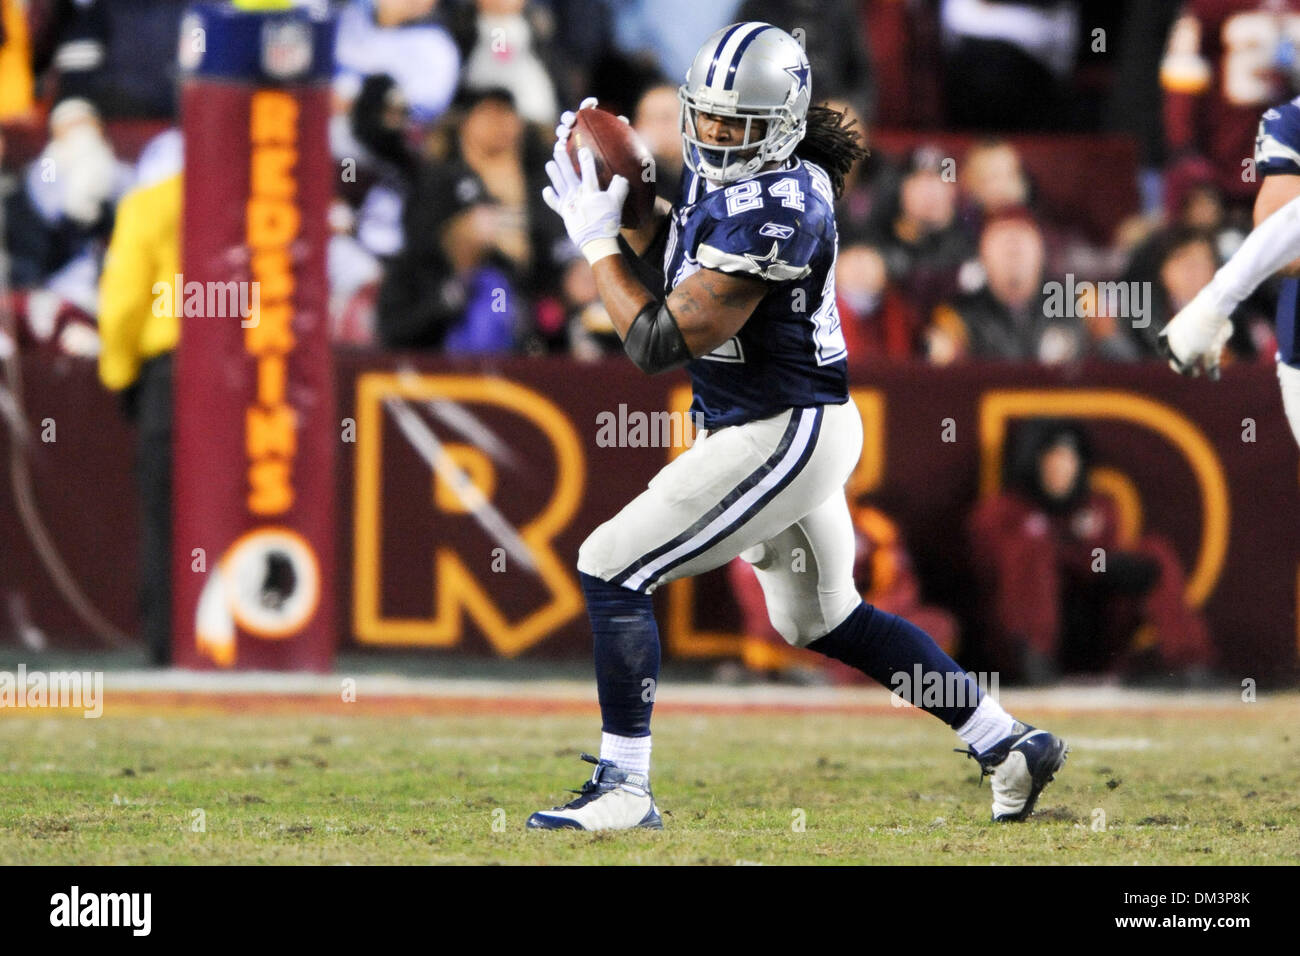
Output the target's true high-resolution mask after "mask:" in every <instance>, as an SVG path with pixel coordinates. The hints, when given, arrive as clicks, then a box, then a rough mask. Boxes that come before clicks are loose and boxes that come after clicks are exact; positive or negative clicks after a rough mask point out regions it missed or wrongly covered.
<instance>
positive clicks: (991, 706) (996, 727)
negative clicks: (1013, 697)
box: [957, 694, 1016, 754]
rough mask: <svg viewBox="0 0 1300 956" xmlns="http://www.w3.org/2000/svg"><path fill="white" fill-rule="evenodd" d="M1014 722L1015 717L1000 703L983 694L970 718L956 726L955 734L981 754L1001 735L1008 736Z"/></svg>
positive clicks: (1000, 737)
mask: <svg viewBox="0 0 1300 956" xmlns="http://www.w3.org/2000/svg"><path fill="white" fill-rule="evenodd" d="M1015 722H1016V721H1015V718H1014V717H1012V716H1011V715H1010V714H1008V713H1007V712H1006V711H1005V710H1003V709H1002V705H1001V704H999V703H998V702H997V701H996V700H994V699H993V698H992V697H990V696H989V695H988V694H985V695H984V696H983V697H982V698H980V702H979V706H977V707H976V708H975V713H973V714H971V715H970V720H968V721H966V723H964V724H962V725H961V726H960V727H959V728H957V736H958V737H960V738H961V739H962V742H963V743H965V744H968V745H969V746H971V747H973V748H975V752H976V753H977V754H982V753H984V751H986V750H988V749H989V748H990V747H992V746H993V745H994V744H995V743H997V742H998V741H999V740H1001V739H1002V738H1003V737H1009V736H1010V735H1011V727H1012V725H1013V724H1015Z"/></svg>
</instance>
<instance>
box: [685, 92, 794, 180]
mask: <svg viewBox="0 0 1300 956" xmlns="http://www.w3.org/2000/svg"><path fill="white" fill-rule="evenodd" d="M677 97H678V99H679V100H681V104H682V107H681V119H680V125H681V134H682V158H683V160H684V161H685V163H686V165H687V167H688V168H689V169H690V170H691V171H692V172H694V173H695V174H696V175H698V176H701V177H703V178H704V179H707V180H708V181H710V182H713V183H729V182H734V181H735V180H737V179H743V178H745V177H746V176H752V175H754V174H755V173H756V172H758V171H759V170H760V169H762V168H763V166H765V165H766V164H768V163H772V162H782V161H783V160H785V159H787V158H788V157H789V156H790V154H791V153H793V152H794V148H795V147H796V146H797V145H799V140H801V139H803V135H804V132H805V130H806V129H807V123H806V122H803V121H799V120H798V119H796V117H795V114H794V111H793V110H792V109H791V108H790V107H789V105H784V106H779V107H746V106H744V105H740V104H736V105H723V104H721V103H718V102H717V101H715V100H706V99H705V98H703V97H698V96H693V95H692V94H691V93H690V91H689V90H688V88H687V87H686V86H685V85H683V86H682V87H680V88H679V89H678V91H677ZM700 114H710V115H713V116H724V117H728V118H731V119H743V120H744V121H745V128H744V135H743V136H742V137H741V141H740V142H739V143H730V144H727V145H725V146H721V145H715V144H713V143H708V142H705V141H704V140H703V139H701V138H700V135H699V127H698V126H697V125H696V123H697V120H698V118H699V116H700ZM759 129H762V130H763V133H762V135H759V134H758V132H757V131H758V130H759ZM751 154H752V155H751Z"/></svg>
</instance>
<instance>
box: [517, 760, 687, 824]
mask: <svg viewBox="0 0 1300 956" xmlns="http://www.w3.org/2000/svg"><path fill="white" fill-rule="evenodd" d="M582 759H583V760H585V761H587V762H588V763H594V764H595V765H596V769H595V771H594V772H593V773H592V775H591V779H590V780H588V781H587V782H586V783H584V784H583V785H582V789H581V790H574V791H573V792H574V793H576V794H577V795H578V799H576V800H573V801H571V802H569V803H566V804H565V805H564V806H562V807H556V808H555V809H553V810H539V811H538V812H537V813H534V814H533V815H532V816H531V817H529V818H528V824H527V826H528V829H530V830H636V829H641V830H662V829H663V828H664V822H663V819H662V818H661V817H660V816H659V808H658V807H656V806H655V800H654V796H653V795H652V794H651V793H650V778H649V777H647V776H646V775H645V774H643V773H634V772H632V771H629V770H620V769H619V768H618V767H616V766H615V765H614V764H613V763H611V762H610V761H608V760H598V759H597V758H595V757H593V756H592V755H591V754H583V755H582Z"/></svg>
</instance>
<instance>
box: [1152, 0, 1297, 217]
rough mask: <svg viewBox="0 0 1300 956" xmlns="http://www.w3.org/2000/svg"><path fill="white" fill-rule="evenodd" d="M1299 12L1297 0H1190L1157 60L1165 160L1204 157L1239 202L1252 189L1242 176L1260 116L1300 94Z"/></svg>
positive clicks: (1249, 195) (1247, 177)
mask: <svg viewBox="0 0 1300 956" xmlns="http://www.w3.org/2000/svg"><path fill="white" fill-rule="evenodd" d="M1297 14H1300V0H1189V2H1187V3H1186V4H1184V6H1183V10H1182V13H1181V14H1180V15H1179V17H1178V19H1177V20H1175V21H1174V25H1173V28H1172V29H1171V30H1170V33H1169V43H1168V46H1167V48H1166V51H1165V57H1164V61H1163V62H1162V63H1161V65H1160V82H1161V85H1162V86H1163V87H1164V94H1165V95H1164V127H1165V142H1166V145H1167V148H1168V154H1169V160H1170V162H1171V163H1174V164H1176V163H1178V162H1181V161H1183V160H1184V159H1185V158H1186V157H1187V156H1188V155H1189V154H1190V155H1193V156H1200V157H1204V158H1206V159H1208V160H1209V161H1210V163H1211V164H1212V165H1213V168H1214V171H1215V175H1216V176H1217V177H1218V182H1219V186H1220V187H1221V188H1222V189H1223V191H1224V194H1225V195H1226V196H1227V197H1228V199H1229V200H1230V201H1232V202H1235V203H1239V204H1241V205H1243V206H1245V205H1246V204H1247V203H1249V202H1250V201H1251V200H1252V199H1253V198H1254V194H1255V190H1256V188H1257V182H1256V177H1255V176H1253V175H1246V173H1247V171H1248V170H1249V169H1250V165H1249V164H1250V163H1251V161H1252V159H1253V149H1254V143H1255V131H1256V128H1257V127H1258V125H1259V116H1260V114H1261V113H1262V112H1263V111H1264V110H1265V109H1267V108H1268V107H1270V106H1274V105H1276V104H1278V103H1282V102H1284V101H1286V100H1288V99H1290V98H1291V97H1292V96H1294V95H1295V94H1296V93H1297V92H1300V89H1298V88H1297V85H1296V79H1295V74H1294V60H1295V39H1294V37H1295V33H1294V30H1295V27H1294V26H1293V24H1294V23H1295V22H1297V20H1296V17H1297ZM1230 26H1231V27H1234V28H1232V29H1229V27H1230Z"/></svg>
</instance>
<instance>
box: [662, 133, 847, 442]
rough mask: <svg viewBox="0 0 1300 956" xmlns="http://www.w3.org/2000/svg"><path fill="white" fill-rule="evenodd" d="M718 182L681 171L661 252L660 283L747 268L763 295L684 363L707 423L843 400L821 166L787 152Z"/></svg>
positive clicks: (829, 206)
mask: <svg viewBox="0 0 1300 956" xmlns="http://www.w3.org/2000/svg"><path fill="white" fill-rule="evenodd" d="M787 166H788V168H786V169H775V170H771V171H769V172H765V173H759V174H758V175H756V176H752V177H750V178H749V179H744V180H741V181H740V182H737V183H732V184H729V185H725V186H720V187H718V188H716V189H710V188H709V187H708V185H707V183H706V182H705V181H704V180H703V179H701V178H700V177H698V176H696V175H695V174H694V173H692V172H690V171H689V170H687V172H686V174H685V175H684V176H683V178H682V197H681V202H680V204H679V205H678V206H676V207H674V209H673V214H672V219H671V223H670V227H669V232H668V244H667V247H666V248H665V250H664V283H665V284H664V291H665V293H667V292H670V291H672V289H673V288H675V287H676V286H677V285H678V284H679V283H681V282H684V281H685V280H686V279H687V277H689V276H691V275H693V274H694V273H696V272H698V271H699V270H700V269H716V270H718V271H719V272H729V273H737V274H744V275H752V276H755V277H757V278H760V279H763V280H764V281H766V282H767V283H769V285H770V288H769V289H768V292H767V294H766V295H765V296H764V297H763V298H762V300H761V301H760V302H759V304H758V306H757V308H755V309H754V312H753V314H752V315H751V316H750V317H749V319H748V320H747V321H746V322H745V324H744V326H742V327H741V330H740V331H739V332H738V333H737V334H736V335H735V336H733V337H732V338H731V339H729V340H728V341H727V342H725V343H723V344H722V345H721V346H719V347H718V348H716V349H714V350H713V351H712V352H710V353H709V354H708V355H703V356H701V357H700V358H697V359H695V360H694V361H692V362H691V363H690V364H689V365H687V371H689V372H690V375H691V385H692V387H693V389H694V392H695V401H694V403H693V404H692V406H691V411H692V413H693V414H695V415H698V416H701V417H702V419H703V422H704V426H705V427H706V428H710V429H712V428H720V427H722V426H724V425H738V424H740V423H742V422H747V421H753V420H755V419H760V418H768V417H770V416H772V415H776V414H778V413H780V412H782V411H784V410H785V409H787V408H806V407H808V406H812V405H826V404H836V405H838V404H842V403H843V402H846V401H848V375H847V370H846V366H847V362H846V358H847V355H848V351H847V349H845V347H844V336H843V334H842V332H841V331H840V316H839V312H838V311H837V309H836V307H835V253H836V244H837V238H836V232H835V210H834V201H835V196H834V193H833V191H832V189H831V182H830V177H829V176H827V175H826V171H825V170H823V169H822V168H821V167H819V166H816V165H814V164H812V163H807V162H803V161H802V160H799V159H793V160H791V161H790V162H789V163H788V164H787Z"/></svg>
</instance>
